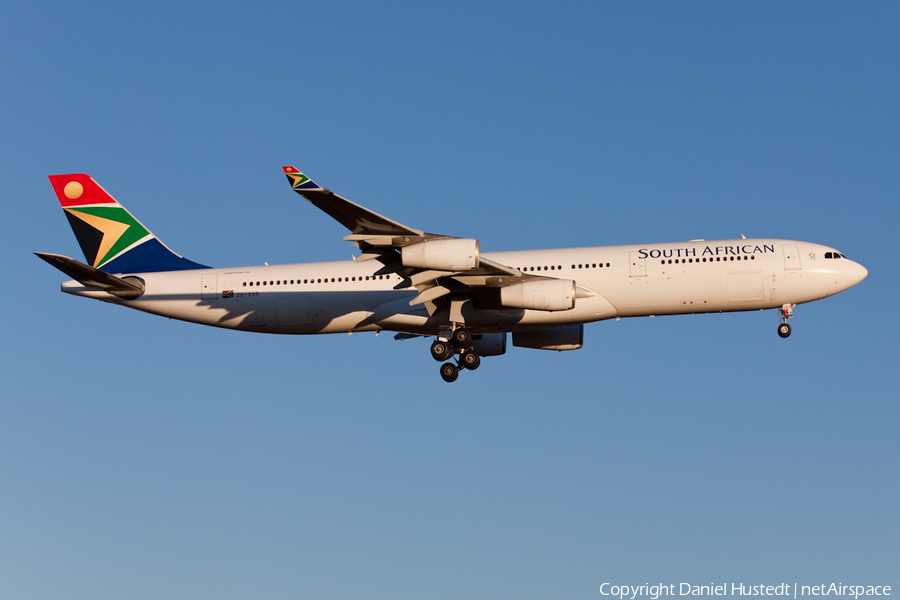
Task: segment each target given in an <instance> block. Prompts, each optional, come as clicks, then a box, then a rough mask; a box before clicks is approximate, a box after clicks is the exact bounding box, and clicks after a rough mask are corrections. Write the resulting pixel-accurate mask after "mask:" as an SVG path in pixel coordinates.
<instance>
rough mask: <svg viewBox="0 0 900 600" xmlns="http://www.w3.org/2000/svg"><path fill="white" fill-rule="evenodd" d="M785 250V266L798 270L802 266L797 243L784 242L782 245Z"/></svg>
mask: <svg viewBox="0 0 900 600" xmlns="http://www.w3.org/2000/svg"><path fill="white" fill-rule="evenodd" d="M781 249H782V251H784V268H785V269H791V270H796V269H799V268H800V252H799V251H798V250H797V245H796V244H784V245H783V246H781Z"/></svg>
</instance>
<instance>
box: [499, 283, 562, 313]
mask: <svg viewBox="0 0 900 600" xmlns="http://www.w3.org/2000/svg"><path fill="white" fill-rule="evenodd" d="M500 304H502V305H503V306H508V307H509V308H530V309H532V310H572V309H573V308H575V282H574V281H572V280H571V279H536V280H533V281H526V282H524V283H516V284H514V285H508V286H506V287H502V288H500Z"/></svg>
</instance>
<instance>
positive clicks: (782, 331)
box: [778, 323, 791, 338]
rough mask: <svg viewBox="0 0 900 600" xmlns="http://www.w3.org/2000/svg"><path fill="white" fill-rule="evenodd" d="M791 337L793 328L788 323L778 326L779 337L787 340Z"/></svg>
mask: <svg viewBox="0 0 900 600" xmlns="http://www.w3.org/2000/svg"><path fill="white" fill-rule="evenodd" d="M789 335H791V326H790V325H788V324H787V323H782V324H781V325H779V326H778V336H779V337H783V338H786V337H788V336H789Z"/></svg>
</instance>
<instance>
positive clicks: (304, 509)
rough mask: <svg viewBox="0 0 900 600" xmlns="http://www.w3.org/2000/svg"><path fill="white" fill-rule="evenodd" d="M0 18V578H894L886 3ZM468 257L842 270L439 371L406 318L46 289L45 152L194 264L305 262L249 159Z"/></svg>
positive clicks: (134, 585) (539, 587)
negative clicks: (238, 328) (835, 255)
mask: <svg viewBox="0 0 900 600" xmlns="http://www.w3.org/2000/svg"><path fill="white" fill-rule="evenodd" d="M2 12H3V18H2V19H0V33H2V35H0V47H2V54H0V56H2V57H3V58H0V76H2V78H3V81H4V86H3V90H4V91H3V93H2V94H0V109H2V111H3V114H4V118H3V119H0V139H2V140H3V142H4V148H5V152H4V160H3V161H2V162H0V179H2V181H3V182H4V186H5V188H6V190H7V192H6V198H7V200H6V202H5V206H6V207H7V208H6V213H5V214H6V216H5V218H4V219H2V220H0V234H2V235H0V245H2V248H3V250H4V252H3V254H4V256H6V257H7V261H6V265H5V268H6V276H5V277H4V281H5V282H6V286H5V294H4V300H5V311H4V314H5V317H4V318H3V319H2V320H0V333H2V339H3V340H5V342H6V343H4V344H2V346H0V381H2V383H3V391H2V393H0V398H2V399H0V597H8V598H17V599H28V598H59V597H65V598H67V599H77V598H91V599H97V598H126V597H127V598H160V597H167V598H198V597H204V598H205V597H209V598H212V597H215V598H248V597H254V598H258V597H267V598H317V599H325V598H391V599H398V598H492V599H496V598H516V599H521V598H550V597H553V598H600V597H601V596H600V594H599V591H598V588H599V586H600V584H601V583H603V582H605V581H609V582H613V583H619V584H632V585H639V584H642V583H646V582H663V583H679V582H682V581H685V582H693V583H697V584H699V583H708V582H710V581H716V582H744V583H750V582H753V583H754V584H756V583H769V582H771V583H776V584H777V583H779V582H781V581H788V582H798V583H800V584H818V583H821V582H825V583H828V582H832V581H834V582H843V583H863V584H867V585H879V584H880V585H893V586H895V589H897V586H900V580H898V576H897V574H898V573H900V569H898V566H900V565H898V559H897V557H898V556H900V543H898V540H900V536H898V535H897V531H898V529H900V516H898V510H897V498H898V492H900V485H898V475H900V472H898V467H900V459H898V457H900V443H898V437H897V426H898V423H900V410H898V402H897V400H898V394H897V389H898V383H900V381H898V371H897V367H896V365H897V361H898V358H900V352H898V350H897V343H896V339H897V333H898V317H897V314H896V311H895V310H894V304H895V300H896V298H897V297H898V291H900V290H898V285H897V281H896V278H895V277H893V273H894V271H895V264H894V263H895V262H896V258H895V257H896V254H897V252H896V249H895V245H896V231H895V230H896V227H897V224H898V216H900V215H898V208H897V206H898V205H897V197H898V193H900V185H898V183H900V179H898V170H897V165H898V164H900V162H898V160H900V142H898V140H900V127H898V124H900V119H898V116H897V106H900V41H898V40H900V38H898V37H897V35H896V32H897V30H898V26H900V9H898V8H897V6H896V5H895V4H891V3H886V2H885V3H879V2H874V3H865V4H858V3H855V4H848V3H817V4H815V5H813V4H808V3H754V4H752V5H751V4H734V3H696V2H683V3H656V4H647V3H593V2H589V3H568V4H567V5H565V6H555V5H553V6H552V5H549V4H547V5H542V4H537V3H521V2H520V3H512V2H510V3H453V4H449V5H424V6H423V5H420V4H419V3H402V2H398V3H388V4H378V5H376V4H372V5H367V4H361V3H354V2H332V3H327V4H320V5H305V4H303V3H279V2H260V3H255V4H254V5H253V6H249V5H247V4H245V3H230V2H224V3H188V4H187V5H185V4H184V3H176V2H165V1H164V2H157V3H152V4H144V5H134V4H130V3H126V4H121V3H107V2H82V3H61V2H33V3H27V4H26V3H19V4H18V5H15V6H13V5H11V6H7V7H5V8H4V9H3V11H2ZM284 164H295V165H296V166H297V167H299V168H300V169H302V170H304V171H305V172H307V173H309V174H310V175H311V176H312V177H313V178H314V179H315V180H316V181H317V182H319V183H321V184H323V185H325V186H327V187H329V188H331V189H333V190H334V191H336V192H337V193H340V194H342V195H344V196H346V197H348V198H350V199H352V200H354V201H356V202H359V203H361V204H363V205H365V206H368V207H370V208H372V209H373V210H376V211H378V212H380V213H382V214H385V215H388V216H390V217H391V218H394V219H396V220H397V221H400V222H401V223H404V224H408V225H410V226H413V227H417V228H421V229H425V230H428V231H435V232H440V233H446V234H449V235H458V236H467V237H477V238H478V239H480V240H481V245H482V249H483V250H485V251H491V250H509V249H518V248H542V247H558V246H588V245H605V244H620V243H651V242H668V241H679V240H686V239H692V238H707V239H722V238H726V239H728V238H739V237H740V235H741V234H746V235H747V236H748V237H777V238H787V239H799V240H806V241H814V242H818V243H823V244H827V245H831V246H834V247H837V248H838V249H840V250H841V251H843V252H845V253H846V254H847V255H848V256H850V257H851V258H853V259H855V260H857V261H859V262H861V263H862V264H863V265H865V266H866V267H867V268H868V270H869V276H868V278H867V279H866V280H865V281H864V282H863V283H862V284H860V285H859V286H857V287H856V288H853V289H851V290H849V291H847V292H845V293H843V294H840V295H838V296H836V297H834V298H829V299H827V300H824V301H821V302H816V303H813V304H809V305H803V306H800V307H798V309H797V310H796V318H795V319H793V321H792V325H793V327H794V334H793V336H792V337H791V338H790V339H789V340H781V339H779V338H778V337H777V335H776V333H775V327H776V324H777V322H778V319H777V316H776V315H775V314H774V313H772V312H758V313H744V314H732V315H701V316H684V317H668V318H653V319H631V320H622V321H619V322H607V323H598V324H594V325H590V326H587V327H586V330H585V336H586V340H585V347H584V348H583V349H582V350H579V351H577V352H567V353H549V352H546V353H545V352H540V351H531V350H523V349H517V348H513V349H511V350H510V352H509V353H508V354H507V355H505V356H503V357H495V358H487V359H485V360H484V363H483V365H482V368H481V369H479V370H478V371H477V372H475V373H469V374H464V376H462V377H460V380H459V381H458V382H456V383H455V384H453V385H446V384H444V383H443V382H442V381H441V380H440V378H439V376H438V373H437V364H436V363H435V362H434V361H433V360H432V359H431V357H430V356H429V354H428V348H427V342H425V341H422V340H412V341H407V342H402V343H401V342H396V341H394V340H393V339H392V338H391V336H389V335H381V336H379V337H377V338H376V337H375V336H374V335H353V336H325V337H279V336H261V335H252V334H242V333H235V332H229V331H219V330H214V329H209V328H203V327H200V326H196V325H189V324H185V323H180V322H175V321H168V320H164V319H160V318H157V317H151V316H149V315H144V314H141V313H137V312H133V311H127V310H122V309H120V308H116V307H113V306H108V305H105V304H102V303H99V302H92V301H89V300H86V299H81V298H74V297H70V296H67V295H64V294H62V293H60V292H59V287H58V286H59V283H60V282H61V281H62V280H63V279H65V277H64V276H62V275H61V274H60V273H58V272H56V271H55V270H54V269H52V268H51V267H49V266H48V265H46V264H44V263H42V262H41V261H40V260H39V259H37V258H36V257H34V256H33V255H31V254H30V253H31V252H32V251H48V252H58V253H62V254H67V255H70V256H74V257H80V252H79V249H78V246H77V243H76V241H75V238H74V236H73V235H72V234H71V231H70V230H69V227H68V224H67V222H66V220H65V218H64V216H63V214H62V212H61V211H60V209H59V206H58V204H57V202H56V199H55V198H54V195H53V192H52V190H51V188H50V185H49V182H48V181H47V179H46V176H47V175H48V174H53V173H67V172H87V173H90V174H91V175H92V176H93V177H94V178H95V179H97V180H98V181H99V182H100V183H101V185H103V186H104V187H105V188H106V189H107V190H108V191H109V192H110V193H112V194H113V195H114V196H115V197H116V198H117V199H118V200H120V201H122V202H123V203H124V204H125V205H126V206H127V207H128V208H129V209H130V210H131V211H132V212H133V213H134V214H135V215H136V216H137V217H138V218H139V219H141V221H142V222H143V223H144V224H146V225H147V226H148V227H149V228H150V229H151V230H153V232H154V233H155V234H156V235H157V236H159V237H160V238H161V239H162V240H163V241H165V242H166V243H167V244H168V245H169V246H170V247H172V248H173V249H174V250H176V251H178V252H180V253H181V254H183V255H185V256H186V257H188V258H190V259H192V260H195V261H198V262H201V263H205V264H213V265H216V266H226V265H247V264H260V263H262V262H264V261H266V262H269V263H278V262H303V261H318V260H340V259H345V258H348V257H349V256H350V255H351V252H352V247H351V246H350V245H348V244H347V243H346V242H342V241H341V237H342V236H343V235H344V231H343V230H342V228H341V227H340V226H339V225H338V224H336V223H334V222H332V221H330V220H329V219H328V217H326V216H325V215H324V214H321V213H319V212H318V211H316V210H315V209H314V208H313V207H312V206H310V205H308V204H307V203H306V202H304V201H302V199H300V198H299V197H298V196H297V195H296V194H294V193H292V192H291V191H290V190H289V188H288V186H287V183H286V181H285V179H284V176H283V174H282V173H281V169H280V167H281V165H284Z"/></svg>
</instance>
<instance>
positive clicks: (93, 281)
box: [35, 252, 144, 300]
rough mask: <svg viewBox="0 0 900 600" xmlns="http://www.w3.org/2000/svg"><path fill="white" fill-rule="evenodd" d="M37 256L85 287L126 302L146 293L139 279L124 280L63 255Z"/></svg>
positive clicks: (44, 253)
mask: <svg viewBox="0 0 900 600" xmlns="http://www.w3.org/2000/svg"><path fill="white" fill-rule="evenodd" d="M35 255H36V256H37V257H38V258H41V259H42V260H44V261H46V262H48V263H50V264H51V265H53V266H54V267H56V268H57V269H59V270H60V271H62V272H63V273H65V274H66V275H68V276H69V277H71V278H72V279H74V280H75V281H77V282H79V283H80V284H82V285H84V286H85V287H89V288H95V289H98V290H103V291H104V292H107V293H109V294H112V295H113V296H118V297H119V298H124V299H125V300H134V299H135V298H138V297H140V296H141V294H143V293H144V284H143V283H142V282H141V280H140V279H138V278H137V277H129V278H127V279H122V278H121V277H116V276H115V275H110V274H109V273H106V272H104V271H101V270H100V269H95V268H94V267H90V266H88V265H86V264H84V263H80V262H78V261H77V260H75V259H73V258H69V257H68V256H62V255H61V254H49V253H47V252H35Z"/></svg>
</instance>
